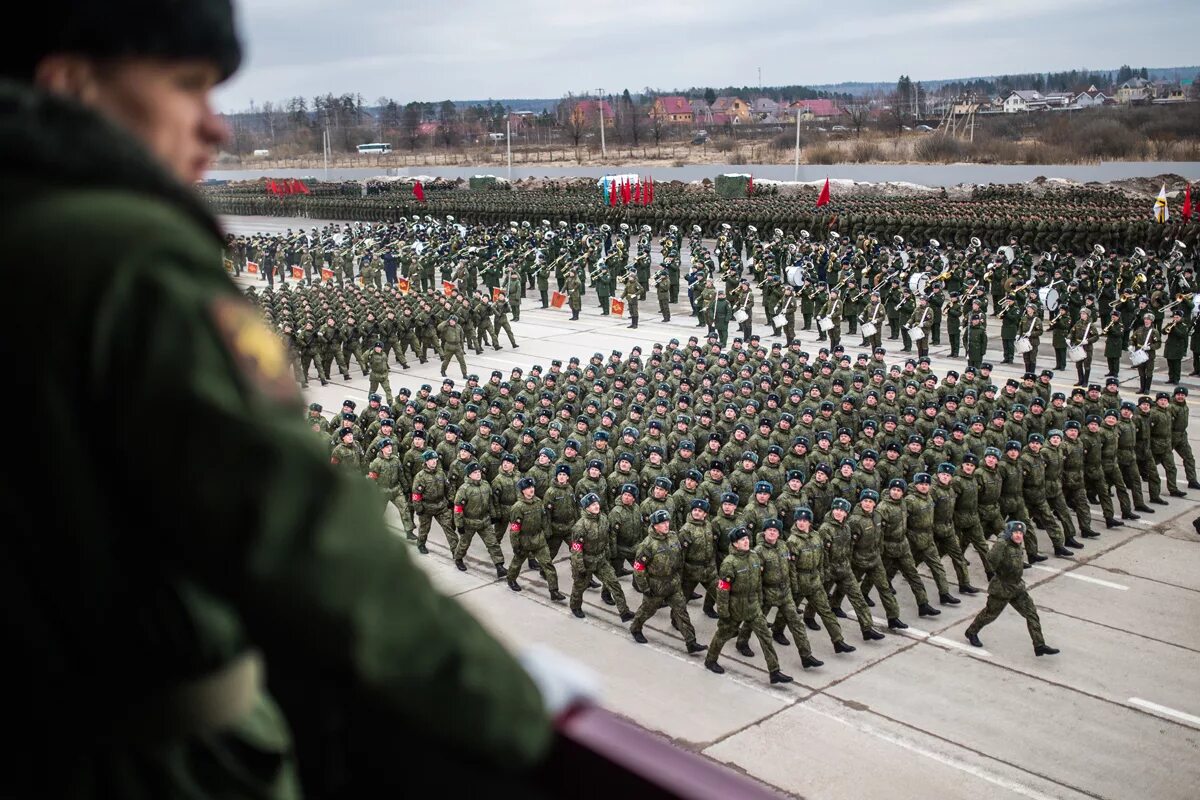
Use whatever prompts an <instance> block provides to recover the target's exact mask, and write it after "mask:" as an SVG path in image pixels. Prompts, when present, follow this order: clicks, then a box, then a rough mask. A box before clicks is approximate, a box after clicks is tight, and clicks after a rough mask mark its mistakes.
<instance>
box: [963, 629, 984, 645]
mask: <svg viewBox="0 0 1200 800" xmlns="http://www.w3.org/2000/svg"><path fill="white" fill-rule="evenodd" d="M967 641H968V642H970V643H971V646H972V647H983V642H981V641H979V634H977V633H972V632H971V631H969V630H968V631H967Z"/></svg>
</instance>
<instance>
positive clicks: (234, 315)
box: [209, 296, 300, 403]
mask: <svg viewBox="0 0 1200 800" xmlns="http://www.w3.org/2000/svg"><path fill="white" fill-rule="evenodd" d="M209 313H210V314H211V316H212V320H213V325H214V327H215V328H216V330H217V333H218V334H219V335H220V337H221V341H222V342H223V343H224V344H225V347H226V348H227V349H228V350H229V353H230V354H231V355H232V356H233V360H234V363H235V364H236V365H237V367H238V371H239V372H240V373H241V374H242V376H243V377H244V378H245V380H246V381H247V382H248V383H249V384H250V385H251V386H253V387H255V388H256V389H257V390H258V391H260V392H262V393H263V394H264V395H266V396H267V397H269V398H271V399H272V400H276V401H278V402H281V403H290V402H296V401H297V400H299V398H300V390H299V389H298V388H297V386H296V382H295V380H294V379H293V378H292V375H291V374H290V364H288V355H287V350H286V348H285V347H284V345H283V342H282V341H280V339H279V336H278V335H276V334H275V332H274V331H272V330H271V329H270V328H268V327H267V325H266V323H265V322H263V320H262V318H261V317H260V316H259V315H258V312H257V311H256V310H255V309H254V308H253V306H251V305H250V304H249V303H247V302H246V301H245V300H244V299H243V298H240V297H227V296H222V297H217V298H214V299H213V301H212V302H211V303H210V304H209Z"/></svg>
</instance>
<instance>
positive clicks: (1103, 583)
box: [1033, 564, 1129, 592]
mask: <svg viewBox="0 0 1200 800" xmlns="http://www.w3.org/2000/svg"><path fill="white" fill-rule="evenodd" d="M1033 568H1034V569H1040V570H1041V571H1042V572H1051V573H1054V574H1055V575H1065V576H1066V577H1068V578H1074V579H1075V580H1077V581H1085V582H1087V583H1094V584H1096V585H1097V586H1104V587H1106V588H1108V589H1117V590H1118V591H1122V592H1127V591H1129V587H1128V586H1125V585H1123V584H1120V583H1113V582H1112V581H1105V580H1101V579H1100V578H1093V577H1091V576H1090V575H1079V574H1077V573H1076V572H1074V571H1073V570H1072V571H1068V570H1065V569H1058V568H1057V567H1043V566H1042V565H1041V564H1034V565H1033Z"/></svg>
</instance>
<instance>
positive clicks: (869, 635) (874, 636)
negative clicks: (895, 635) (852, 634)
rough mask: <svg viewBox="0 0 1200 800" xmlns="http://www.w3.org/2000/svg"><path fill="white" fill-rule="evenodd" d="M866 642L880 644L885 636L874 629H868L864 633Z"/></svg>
mask: <svg viewBox="0 0 1200 800" xmlns="http://www.w3.org/2000/svg"><path fill="white" fill-rule="evenodd" d="M862 635H863V641H864V642H878V641H880V640H881V639H883V638H884V637H883V634H882V633H880V632H879V631H877V630H875V629H874V628H867V629H866V630H865V631H863V632H862Z"/></svg>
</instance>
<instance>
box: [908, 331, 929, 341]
mask: <svg viewBox="0 0 1200 800" xmlns="http://www.w3.org/2000/svg"><path fill="white" fill-rule="evenodd" d="M907 330H908V338H910V339H912V340H913V341H914V342H919V341H921V340H922V339H924V338H925V331H924V329H922V328H908V329H907Z"/></svg>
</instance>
